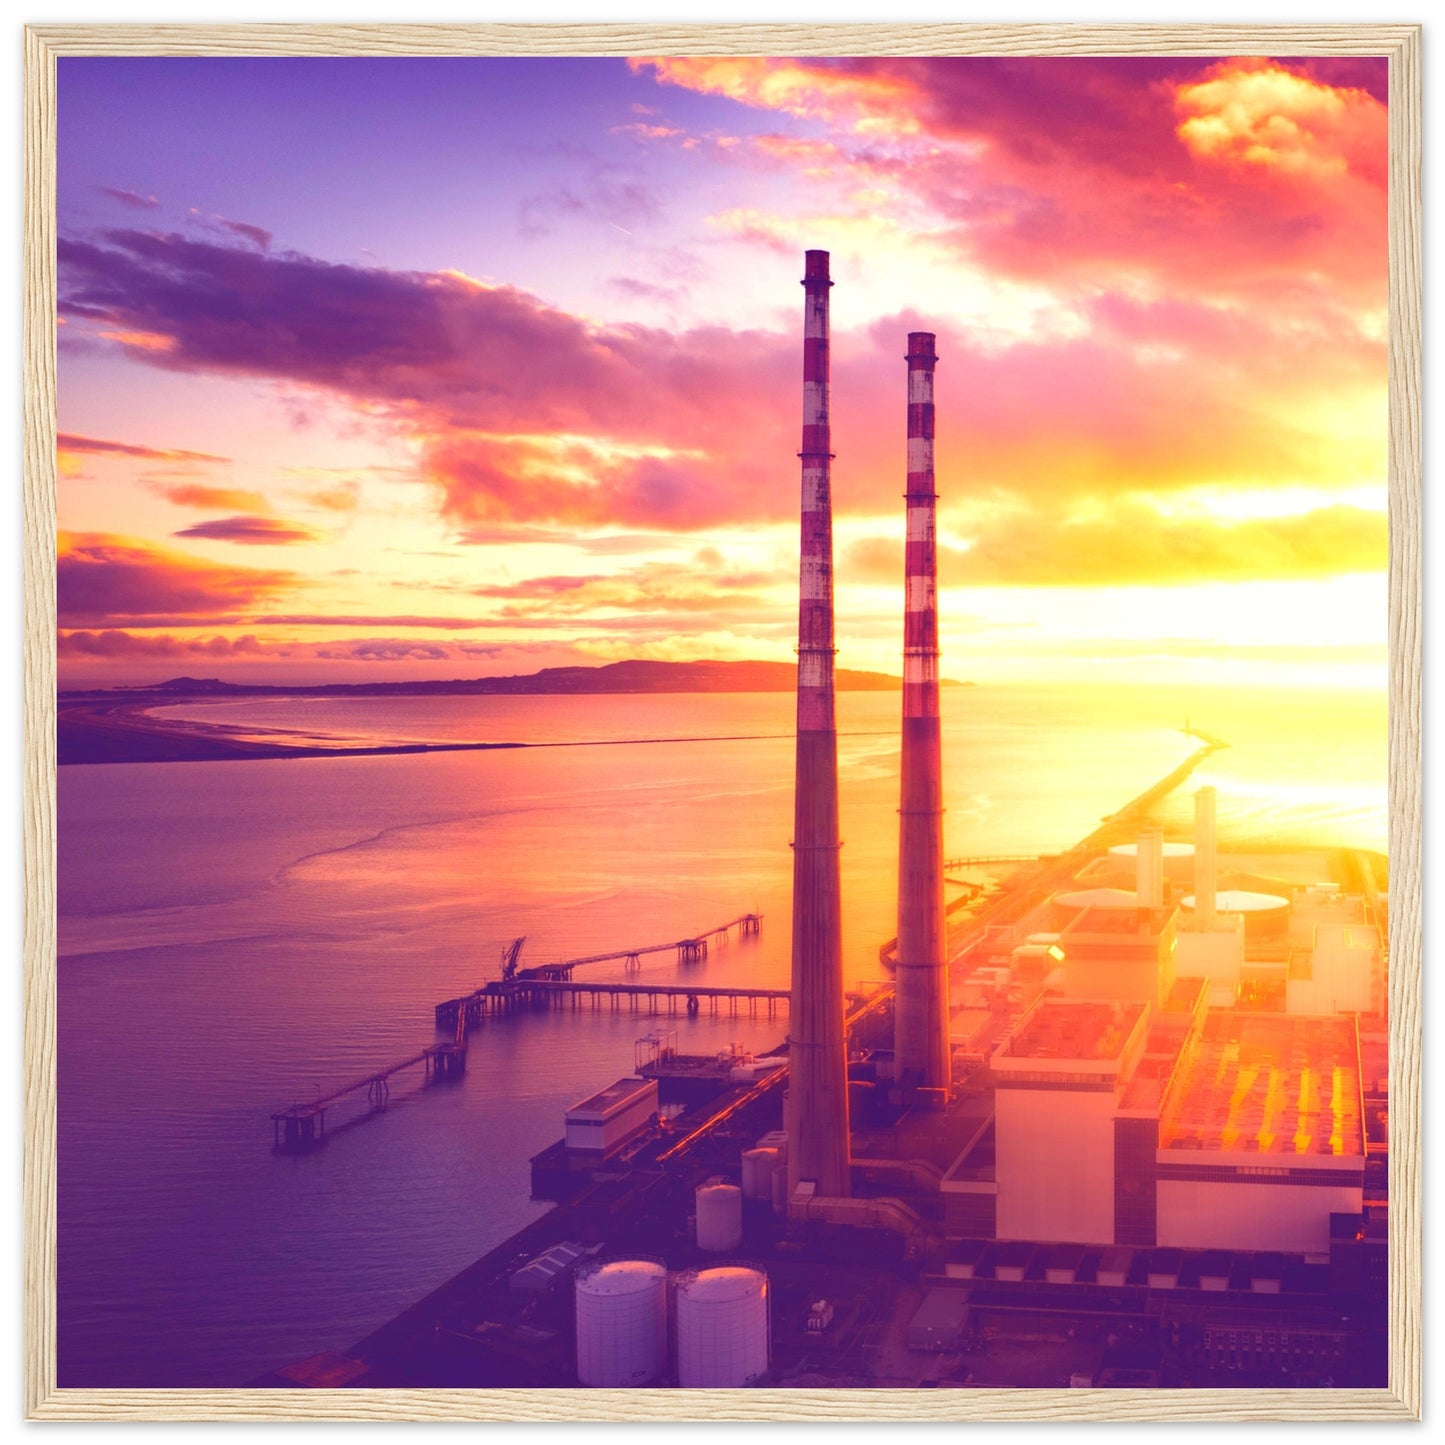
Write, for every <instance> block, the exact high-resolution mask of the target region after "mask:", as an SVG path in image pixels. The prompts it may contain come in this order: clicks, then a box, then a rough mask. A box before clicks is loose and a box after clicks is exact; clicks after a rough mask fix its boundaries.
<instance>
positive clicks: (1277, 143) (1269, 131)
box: [1174, 60, 1388, 186]
mask: <svg viewBox="0 0 1445 1445" xmlns="http://www.w3.org/2000/svg"><path fill="white" fill-rule="evenodd" d="M1174 104H1175V109H1176V111H1177V113H1178V114H1179V116H1180V117H1181V119H1180V121H1179V125H1178V135H1179V138H1180V140H1182V141H1183V142H1184V144H1185V145H1186V146H1187V147H1188V149H1189V150H1190V152H1191V153H1192V154H1194V155H1196V156H1198V157H1200V158H1201V159H1203V160H1207V161H1212V162H1220V163H1225V164H1239V165H1243V166H1262V167H1265V168H1267V169H1269V170H1273V171H1278V172H1283V173H1285V174H1287V175H1292V176H1297V177H1301V178H1303V179H1308V180H1312V181H1315V182H1322V183H1328V182H1329V181H1331V180H1334V179H1337V178H1340V177H1343V176H1345V175H1346V174H1353V175H1355V176H1359V177H1362V178H1363V179H1364V180H1366V181H1368V182H1369V183H1370V184H1371V185H1376V186H1378V185H1382V184H1383V183H1384V174H1385V158H1386V144H1387V138H1388V133H1387V124H1386V112H1385V106H1384V105H1383V104H1382V103H1381V102H1380V101H1378V100H1376V99H1375V98H1374V96H1372V95H1370V94H1369V93H1368V92H1367V91H1364V90H1358V89H1352V88H1340V87H1335V86H1331V85H1325V84H1322V83H1321V82H1320V81H1317V80H1315V79H1313V78H1311V77H1310V76H1307V75H1298V74H1296V73H1294V72H1293V71H1290V70H1286V69H1284V68H1283V67H1282V66H1279V65H1275V64H1271V63H1270V62H1269V61H1264V60H1227V61H1224V62H1222V63H1220V64H1219V65H1217V66H1215V67H1214V69H1213V70H1212V71H1211V72H1210V73H1209V75H1208V78H1206V79H1204V80H1200V81H1196V82H1193V83H1191V84H1187V85H1181V86H1179V88H1178V89H1177V90H1176V92H1175V98H1174Z"/></svg>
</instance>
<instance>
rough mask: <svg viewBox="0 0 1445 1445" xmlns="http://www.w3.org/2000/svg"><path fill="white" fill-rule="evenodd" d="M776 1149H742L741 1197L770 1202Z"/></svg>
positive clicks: (776, 1159)
mask: <svg viewBox="0 0 1445 1445" xmlns="http://www.w3.org/2000/svg"><path fill="white" fill-rule="evenodd" d="M777 1164H778V1151H777V1150H776V1149H744V1150H743V1198H744V1199H763V1200H766V1201H767V1202H768V1203H770V1204H771V1203H772V1199H773V1170H774V1169H775V1168H777Z"/></svg>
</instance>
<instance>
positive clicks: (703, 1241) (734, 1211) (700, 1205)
mask: <svg viewBox="0 0 1445 1445" xmlns="http://www.w3.org/2000/svg"><path fill="white" fill-rule="evenodd" d="M696 1201H697V1247H698V1248H699V1249H706V1250H710V1251H711V1252H712V1253H714V1254H717V1253H720V1252H721V1251H722V1250H725V1249H736V1248H737V1247H738V1245H740V1244H741V1243H742V1242H743V1191H742V1190H741V1189H739V1188H738V1187H737V1185H736V1184H724V1183H722V1182H721V1181H720V1180H713V1181H711V1182H710V1183H707V1184H699V1185H698V1188H697V1195H696Z"/></svg>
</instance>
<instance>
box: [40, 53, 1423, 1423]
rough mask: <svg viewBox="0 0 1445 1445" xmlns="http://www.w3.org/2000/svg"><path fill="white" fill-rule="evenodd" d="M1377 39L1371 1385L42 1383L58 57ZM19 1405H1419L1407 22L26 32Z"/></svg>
mask: <svg viewBox="0 0 1445 1445" xmlns="http://www.w3.org/2000/svg"><path fill="white" fill-rule="evenodd" d="M629 54H631V55H636V54H646V55H689V54H691V55H697V54H717V55H723V54H735V55H749V54H750V55H759V54H772V55H900V56H906V55H1074V56H1085V55H1195V56H1208V55H1216V56H1229V55H1280V56H1348V55H1387V56H1388V57H1389V136H1390V159H1389V188H1390V190H1389V194H1390V200H1389V256H1390V291H1389V300H1390V323H1389V327H1390V330H1389V377H1390V382H1389V426H1390V451H1389V456H1390V463H1389V499H1390V604H1389V609H1390V610H1389V634H1390V671H1389V678H1390V732H1389V759H1390V804H1389V830H1390V831H1389V844H1390V937H1391V960H1390V963H1391V967H1390V1031H1389V1048H1390V1115H1391V1119H1390V1122H1391V1134H1392V1136H1393V1138H1392V1147H1391V1150H1390V1235H1389V1271H1390V1303H1389V1327H1390V1366H1389V1385H1388V1388H1387V1389H1383V1390H1326V1389H1321V1390H1287V1389H1263V1390H1058V1389H1020V1390H993V1389H989V1390H927V1391H914V1390H790V1389H789V1390H766V1389H765V1390H740V1391H729V1390H715V1391H709V1390H696V1391H681V1390H638V1391H617V1390H511V1389H499V1390H365V1389H343V1390H329V1391H328V1390H155V1389H141V1390H61V1389H58V1388H57V1386H56V1383H55V1374H56V1365H55V1322H56V1314H55V1250H56V1220H55V1202H56V1183H55V1181H56V1122H55V1107H56V1069H55V1056H56V1038H55V1021H56V1020H55V982H56V931H55V925H56V894H55V685H56V684H55V679H56V671H55V636H56V631H55V629H56V612H55V525H56V523H55V498H56V491H55V487H56V462H55V432H56V417H55V388H56V367H55V303H56V289H55V242H56V235H55V228H56V222H55V187H56V176H55V162H56V156H55V146H56V125H55V106H56V73H55V61H56V58H57V57H59V56H65V55H92V56H95V55H116V56H119V55H215V56H242V55H277V56H281V55H368V56H388V55H479V56H480V55H539V56H545V55H617V56H621V55H629ZM25 121H26V124H25V186H26V217H25V249H24V282H25V413H24V414H25V572H24V586H25V691H26V697H25V703H26V706H25V860H26V871H25V899H26V909H25V935H24V950H25V1050H24V1061H25V1116H24V1131H25V1173H24V1215H25V1291H26V1299H25V1323H26V1360H25V1383H26V1412H27V1415H28V1416H29V1417H30V1418H33V1419H43V1420H101V1419H104V1420H161V1419H164V1420H222V1419H224V1420H261V1421H274V1420H302V1419H307V1420H323V1419H331V1420H334V1419H353V1420H445V1419H452V1420H458V1419H484V1420H535V1421H569V1422H575V1421H587V1420H637V1421H663V1420H699V1419H707V1420H797V1421H823V1420H908V1421H949V1420H1096V1421H1097V1420H1135V1421H1142V1420H1167V1421H1181V1422H1182V1421H1193V1420H1213V1421H1230V1420H1238V1421H1269V1420H1341V1421H1342V1420H1361V1421H1363V1420H1369V1421H1385V1420H1411V1419H1418V1418H1419V1417H1420V1376H1421V1342H1420V1324H1421V1294H1422V1275H1421V1264H1420V1258H1421V1222H1422V1217H1423V1216H1422V1214H1421V1163H1420V1143H1421V1139H1420V1058H1421V1020H1422V1015H1421V1007H1420V978H1421V916H1420V901H1421V874H1420V838H1421V792H1420V786H1421V774H1420V702H1421V652H1420V620H1421V619H1420V566H1421V540H1422V539H1421V527H1420V500H1421V440H1420V416H1421V393H1420V373H1421V304H1420V300H1421V292H1420V259H1421V241H1420V224H1421V206H1420V142H1421V134H1420V122H1421V85H1420V27H1419V26H1418V25H1303V24H1297V25H1278V26H1250V25H1143V24H1131V25H1064V24H1048V25H938V24H917V25H832V26H829V25H729V26H687V25H666V26H659V25H451V24H446V25H322V26H316V25H236V26H226V25H214V26H190V25H93V26H86V25H74V26H35V27H31V28H29V29H27V31H26V34H25Z"/></svg>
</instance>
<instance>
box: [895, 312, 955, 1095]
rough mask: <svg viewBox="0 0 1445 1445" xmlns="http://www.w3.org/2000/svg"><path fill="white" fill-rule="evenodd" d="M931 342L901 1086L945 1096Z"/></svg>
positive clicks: (924, 335)
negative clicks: (939, 1091) (942, 1092)
mask: <svg viewBox="0 0 1445 1445" xmlns="http://www.w3.org/2000/svg"><path fill="white" fill-rule="evenodd" d="M937 363H938V354H937V352H936V350H935V348H934V336H933V333H932V332H930V331H914V332H910V333H909V336H908V491H907V493H906V494H905V495H906V500H907V532H906V542H905V548H904V559H905V561H904V612H903V759H902V788H901V802H900V805H899V836H898V975H897V977H898V987H897V995H896V999H895V1004H894V1071H895V1077H896V1079H897V1082H898V1085H899V1087H900V1089H902V1090H903V1091H904V1092H905V1093H906V1092H908V1091H909V1090H913V1089H932V1090H937V1089H941V1090H947V1089H948V1088H949V1087H950V1085H951V1083H952V1066H951V1055H950V1050H949V1043H948V950H947V934H946V932H945V922H944V911H943V750H942V744H941V741H940V737H939V717H938V543H937V520H936V501H937V496H936V493H935V491H934V478H933V373H934V368H935V366H936V365H937Z"/></svg>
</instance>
